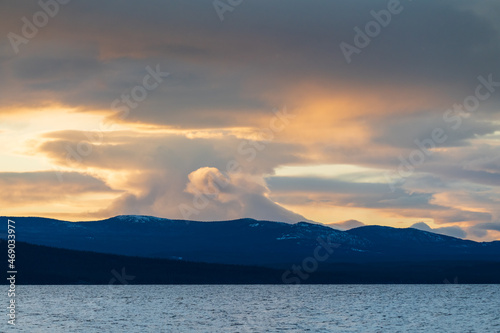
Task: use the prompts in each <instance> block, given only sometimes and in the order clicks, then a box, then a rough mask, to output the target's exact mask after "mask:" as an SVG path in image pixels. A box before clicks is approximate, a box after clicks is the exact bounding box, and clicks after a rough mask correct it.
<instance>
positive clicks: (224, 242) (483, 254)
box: [0, 215, 500, 266]
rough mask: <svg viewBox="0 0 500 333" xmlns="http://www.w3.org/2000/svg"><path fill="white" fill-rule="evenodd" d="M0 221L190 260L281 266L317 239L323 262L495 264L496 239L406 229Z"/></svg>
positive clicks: (127, 218)
mask: <svg viewBox="0 0 500 333" xmlns="http://www.w3.org/2000/svg"><path fill="white" fill-rule="evenodd" d="M7 219H12V220H14V221H16V239H17V240H19V241H23V242H26V243H31V244H35V245H43V246H50V247H56V248H64V249H70V250H79V251H92V252H98V253H108V254H116V255H125V256H138V257H148V258H164V259H179V258H181V259H183V260H188V261H194V262H208V263H222V264H241V265H257V266H275V265H282V266H284V265H286V264H290V263H295V262H301V261H302V260H303V259H304V258H307V257H309V256H311V255H312V254H313V253H314V250H315V249H316V248H317V247H318V244H319V243H318V240H319V239H322V240H324V241H325V240H328V242H330V243H332V244H335V245H338V247H337V248H336V249H335V253H334V254H332V255H330V256H329V257H328V259H326V261H327V262H375V261H405V260H406V261H408V260H409V261H423V260H429V259H431V258H432V259H440V260H489V261H500V259H499V258H500V242H498V241H494V242H481V243H480V242H475V241H471V240H463V239H460V238H455V237H452V236H445V235H441V234H436V233H432V232H428V231H423V230H418V229H414V228H393V227H385V226H361V227H357V228H353V229H349V230H346V231H341V230H337V229H334V228H331V227H329V226H324V225H321V224H315V223H309V222H298V223H295V224H289V223H284V222H275V221H262V220H255V219H249V218H242V219H236V220H230V221H214V222H200V221H187V220H172V219H165V218H159V217H154V216H145V215H119V216H115V217H111V218H108V219H104V220H98V221H82V222H69V221H63V220H56V219H49V218H42V217H2V218H0V225H1V224H2V223H5V224H6V222H7ZM4 230H7V229H6V226H5V229H4Z"/></svg>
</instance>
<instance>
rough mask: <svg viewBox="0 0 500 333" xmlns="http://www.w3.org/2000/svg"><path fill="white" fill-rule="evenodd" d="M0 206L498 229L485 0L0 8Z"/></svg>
mask: <svg viewBox="0 0 500 333" xmlns="http://www.w3.org/2000/svg"><path fill="white" fill-rule="evenodd" d="M0 18H1V19H0V31H1V32H2V33H3V37H2V39H1V40H0V143H1V146H2V148H3V149H2V150H1V151H0V189H1V192H0V215H4V216H43V217H51V218H58V219H65V220H71V221H85V220H95V219H102V218H107V217H110V216H115V215H122V214H141V215H154V216H159V217H165V218H172V219H174V218H175V219H190V220H201V221H215V220H228V219H236V218H241V217H249V218H255V219H265V220H272V221H283V222H289V223H293V222H298V221H311V222H317V223H324V224H333V225H338V226H340V227H343V228H345V227H349V226H351V227H352V226H359V225H363V224H368V225H370V224H377V225H386V226H393V227H410V226H413V227H416V228H420V229H423V230H434V231H436V232H440V233H443V234H448V235H452V236H456V237H461V238H467V239H473V240H478V241H491V240H500V205H499V203H500V113H499V107H500V62H499V61H498V59H500V23H499V22H500V19H499V18H500V3H499V2H498V1H470V0H457V1H439V0H438V1H436V0H433V1H430V0H428V1H423V0H420V1H411V0H401V1H397V0H390V1H378V0H375V1H374V0H370V1H351V0H349V1H347V0H343V1H319V0H307V1H305V0H300V1H299V0H275V1H265V0H251V1H250V0H215V1H201V0H190V1H181V0H171V1H154V0H148V1H141V2H139V1H131V0H121V1H116V0H108V1H97V0H88V1H68V0H59V1H56V0H42V1H40V2H38V1H2V2H0Z"/></svg>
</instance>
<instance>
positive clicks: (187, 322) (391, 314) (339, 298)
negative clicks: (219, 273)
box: [0, 284, 500, 333]
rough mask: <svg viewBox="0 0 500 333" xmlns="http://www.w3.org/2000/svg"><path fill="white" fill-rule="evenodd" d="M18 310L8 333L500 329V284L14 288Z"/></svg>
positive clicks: (496, 330) (5, 320) (467, 330)
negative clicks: (13, 325)
mask: <svg viewBox="0 0 500 333" xmlns="http://www.w3.org/2000/svg"><path fill="white" fill-rule="evenodd" d="M16 303H17V304H18V306H17V318H16V319H17V320H16V326H15V328H13V327H9V328H10V329H9V330H8V331H12V332H30V333H34V332H65V333H67V332H86V333H87V332H88V333H92V332H426V333H427V332H500V285H462V284H443V285H298V286H297V285H182V286H179V285H174V286H173V285H139V286H137V285H134V286H132V285H119V286H118V285H113V286H18V287H17V293H16ZM4 304H5V303H4ZM2 317H3V318H4V319H3V320H4V323H2V325H0V327H5V326H10V325H7V319H6V316H2ZM1 331H2V332H3V331H5V330H3V329H2V330H1Z"/></svg>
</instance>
